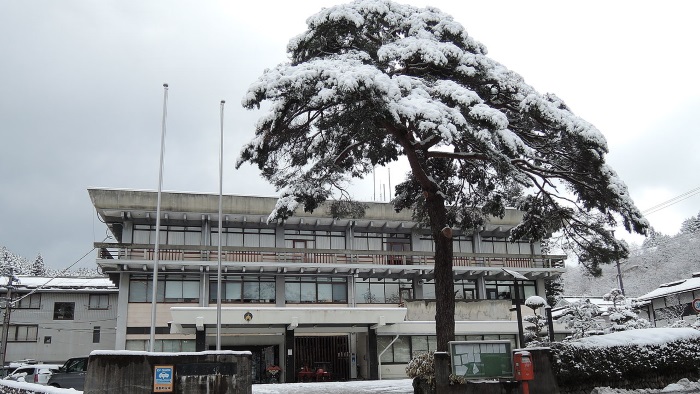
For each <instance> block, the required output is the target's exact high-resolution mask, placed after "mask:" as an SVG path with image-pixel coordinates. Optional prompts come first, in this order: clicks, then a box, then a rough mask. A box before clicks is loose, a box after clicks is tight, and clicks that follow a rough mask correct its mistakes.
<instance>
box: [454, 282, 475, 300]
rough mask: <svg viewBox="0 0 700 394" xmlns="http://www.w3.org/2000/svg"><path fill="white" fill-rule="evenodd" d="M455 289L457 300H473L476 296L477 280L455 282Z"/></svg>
mask: <svg viewBox="0 0 700 394" xmlns="http://www.w3.org/2000/svg"><path fill="white" fill-rule="evenodd" d="M454 291H455V299H457V300H473V299H475V298H476V282H475V281H473V280H462V281H458V282H455V290H454Z"/></svg>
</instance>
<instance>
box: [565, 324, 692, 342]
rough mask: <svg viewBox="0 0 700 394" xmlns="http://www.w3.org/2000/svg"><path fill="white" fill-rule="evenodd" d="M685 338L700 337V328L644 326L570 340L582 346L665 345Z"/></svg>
mask: <svg viewBox="0 0 700 394" xmlns="http://www.w3.org/2000/svg"><path fill="white" fill-rule="evenodd" d="M683 339H700V330H696V329H694V328H688V327H684V328H669V327H665V328H642V329H638V330H629V331H620V332H615V333H612V334H606V335H594V336H591V337H586V338H581V339H578V340H575V341H571V342H569V343H570V344H572V345H577V346H582V347H604V346H623V345H663V344H665V343H668V342H674V341H679V340H683Z"/></svg>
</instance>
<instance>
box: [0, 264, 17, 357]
mask: <svg viewBox="0 0 700 394" xmlns="http://www.w3.org/2000/svg"><path fill="white" fill-rule="evenodd" d="M3 258H5V256H3ZM14 277H15V272H14V269H12V268H10V272H9V275H8V276H7V291H6V293H5V315H4V316H3V319H2V343H0V367H3V368H4V367H5V358H6V355H7V333H8V331H9V330H10V311H11V310H12V306H11V304H12V287H13V286H12V281H13V279H14Z"/></svg>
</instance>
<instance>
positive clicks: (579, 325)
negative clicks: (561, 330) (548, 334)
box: [557, 299, 603, 339]
mask: <svg viewBox="0 0 700 394" xmlns="http://www.w3.org/2000/svg"><path fill="white" fill-rule="evenodd" d="M601 314H602V311H601V310H600V308H598V305H596V304H594V303H592V302H591V301H590V300H589V299H580V300H577V301H575V302H573V303H572V304H571V305H569V306H568V308H567V309H566V312H564V313H563V314H562V315H561V316H560V317H559V318H558V319H557V321H559V322H561V323H564V324H566V328H568V329H570V330H572V332H571V337H572V338H573V339H578V338H584V337H587V336H590V335H593V334H602V332H603V325H602V323H601V319H600V315H601Z"/></svg>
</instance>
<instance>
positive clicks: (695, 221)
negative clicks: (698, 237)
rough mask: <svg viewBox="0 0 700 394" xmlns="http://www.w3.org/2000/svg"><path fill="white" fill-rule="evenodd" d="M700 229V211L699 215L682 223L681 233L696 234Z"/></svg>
mask: <svg viewBox="0 0 700 394" xmlns="http://www.w3.org/2000/svg"><path fill="white" fill-rule="evenodd" d="M698 231H700V213H699V214H698V216H691V217H689V218H688V219H686V220H684V221H683V223H681V234H694V233H697V232H698Z"/></svg>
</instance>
